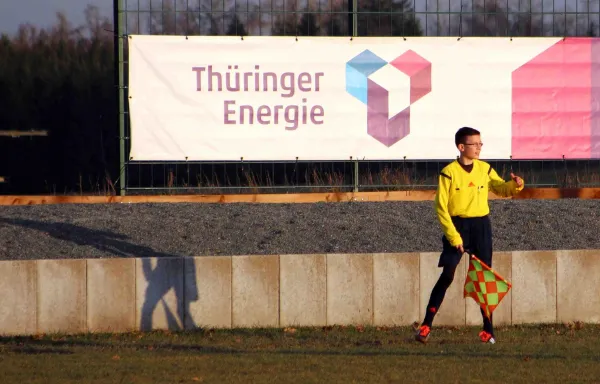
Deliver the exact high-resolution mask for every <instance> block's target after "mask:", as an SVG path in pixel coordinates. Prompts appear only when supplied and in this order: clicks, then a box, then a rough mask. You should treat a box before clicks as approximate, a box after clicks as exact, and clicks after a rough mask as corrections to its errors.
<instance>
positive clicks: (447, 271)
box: [440, 267, 456, 286]
mask: <svg viewBox="0 0 600 384" xmlns="http://www.w3.org/2000/svg"><path fill="white" fill-rule="evenodd" d="M455 271H456V267H454V268H452V267H445V268H444V270H443V271H442V275H441V276H440V278H441V279H442V280H443V281H444V283H446V285H447V286H450V284H452V282H453V281H454V273H455Z"/></svg>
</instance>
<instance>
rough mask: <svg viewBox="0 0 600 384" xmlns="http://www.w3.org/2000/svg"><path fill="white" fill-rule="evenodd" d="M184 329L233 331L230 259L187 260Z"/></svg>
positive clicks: (196, 258) (190, 258) (197, 258)
mask: <svg viewBox="0 0 600 384" xmlns="http://www.w3.org/2000/svg"><path fill="white" fill-rule="evenodd" d="M184 302H185V303H186V309H185V328H186V329H194V328H197V327H207V328H231V257H230V256H214V257H212V256H211V257H186V258H185V294H184Z"/></svg>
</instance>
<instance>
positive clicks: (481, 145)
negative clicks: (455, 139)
mask: <svg viewBox="0 0 600 384" xmlns="http://www.w3.org/2000/svg"><path fill="white" fill-rule="evenodd" d="M465 145H474V146H476V147H477V148H481V147H483V143H465Z"/></svg>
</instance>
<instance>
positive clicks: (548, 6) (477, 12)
mask: <svg viewBox="0 0 600 384" xmlns="http://www.w3.org/2000/svg"><path fill="white" fill-rule="evenodd" d="M114 17H115V22H116V29H117V30H116V34H115V70H116V73H117V76H115V78H116V79H117V84H116V88H117V92H118V110H119V116H120V121H119V129H120V131H119V132H120V135H119V136H120V150H121V160H120V163H121V167H120V169H121V172H120V176H119V182H118V187H119V188H120V190H121V194H122V195H124V194H141V193H143V194H154V193H159V194H163V193H219V194H221V193H282V192H287V191H293V192H314V191H316V192H327V191H340V192H348V191H359V190H360V191H379V190H398V189H432V188H435V186H436V182H437V174H438V172H439V170H440V169H441V168H442V167H443V166H444V165H445V164H446V163H447V162H448V161H451V159H449V160H446V161H439V160H435V161H413V160H403V159H399V160H397V161H360V160H348V161H327V162H317V161H315V162H307V161H300V160H299V161H291V162H290V161H280V162H272V161H269V162H246V161H239V162H136V161H128V160H127V154H128V153H129V148H130V141H129V137H130V126H129V121H128V112H129V110H128V103H127V102H126V100H127V98H128V78H127V65H128V61H127V57H128V55H127V49H128V46H127V38H126V37H127V36H128V35H131V34H168V35H182V36H183V35H251V36H252V35H260V36H265V35H266V36H269V35H274V36H282V35H283V36H294V35H296V36H306V35H324V36H514V37H516V36H599V35H600V29H599V27H600V8H599V2H598V1H594V0H591V1H567V0H563V1H552V0H551V1H546V0H538V1H532V0H530V1H525V0H503V1H493V0H491V1H490V0H470V1H461V0H445V1H438V0H435V1H431V0H425V1H417V0H396V1H392V0H377V1H366V0H352V1H349V0H312V1H297V0H295V1H285V0H268V1H265V0H244V1H239V0H218V1H216V0H208V1H205V0H114ZM490 162H491V163H492V165H493V166H494V167H495V168H496V169H497V170H498V172H499V174H501V175H502V176H504V177H508V175H509V173H510V171H511V170H514V171H515V173H518V174H520V175H522V176H524V177H525V179H526V181H527V183H528V185H529V186H532V187H597V186H600V160H570V159H565V160H562V161H560V160H559V161H556V160H537V161H510V160H490Z"/></svg>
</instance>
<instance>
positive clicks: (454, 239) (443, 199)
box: [435, 173, 463, 247]
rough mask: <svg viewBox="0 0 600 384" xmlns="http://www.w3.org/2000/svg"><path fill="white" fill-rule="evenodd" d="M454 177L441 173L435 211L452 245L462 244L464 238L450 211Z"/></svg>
mask: <svg viewBox="0 0 600 384" xmlns="http://www.w3.org/2000/svg"><path fill="white" fill-rule="evenodd" d="M451 183H452V179H451V178H450V176H448V175H446V174H444V173H440V176H439V180H438V189H437V193H436V194H435V212H436V213H437V217H438V220H439V222H440V224H441V226H442V231H443V232H444V235H445V236H446V238H447V239H448V241H449V242H450V244H451V245H452V246H455V247H456V246H457V245H459V244H462V242H463V241H462V238H461V237H460V233H458V231H457V230H456V227H454V223H453V222H452V219H451V218H450V213H448V195H449V193H450V186H451Z"/></svg>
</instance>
